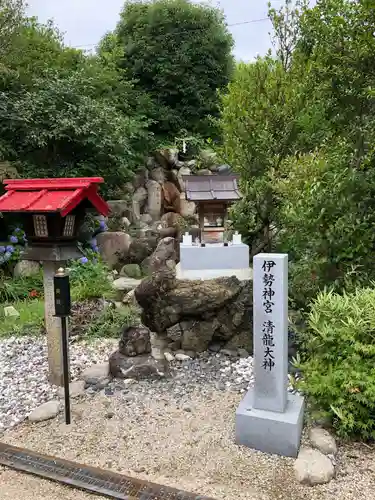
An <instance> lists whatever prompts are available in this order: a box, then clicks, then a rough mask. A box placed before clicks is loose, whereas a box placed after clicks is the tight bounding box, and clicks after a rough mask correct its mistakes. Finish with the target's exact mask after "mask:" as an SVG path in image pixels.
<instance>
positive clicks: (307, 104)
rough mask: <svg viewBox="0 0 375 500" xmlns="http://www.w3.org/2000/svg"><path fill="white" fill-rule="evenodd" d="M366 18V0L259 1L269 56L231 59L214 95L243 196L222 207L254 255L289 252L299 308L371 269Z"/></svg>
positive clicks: (361, 279) (372, 125)
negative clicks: (270, 37)
mask: <svg viewBox="0 0 375 500" xmlns="http://www.w3.org/2000/svg"><path fill="white" fill-rule="evenodd" d="M374 16H375V11H374V9H373V6H372V5H371V4H370V3H369V2H367V1H364V2H351V1H349V0H327V1H325V2H318V3H317V5H316V6H315V7H313V8H310V7H308V5H307V2H305V1H304V0H301V1H299V2H297V3H296V6H295V7H293V6H292V2H291V1H290V0H288V1H286V4H285V6H284V7H283V8H282V9H281V10H279V11H276V10H275V9H270V18H271V20H272V22H273V25H274V28H275V39H274V43H275V47H276V53H277V56H276V57H272V56H271V55H268V56H267V57H265V58H262V59H261V58H260V59H258V60H257V61H256V62H255V63H252V64H241V65H239V66H238V67H237V70H236V72H235V75H234V79H233V81H232V82H231V83H230V85H229V91H228V93H227V94H226V95H224V96H222V113H221V118H220V120H219V126H220V128H221V130H222V133H223V145H222V148H221V156H222V157H223V158H224V159H225V160H226V161H227V162H228V163H229V164H232V165H233V166H234V168H235V169H236V170H237V171H238V172H239V173H240V174H241V190H242V193H243V195H244V198H243V200H242V201H241V202H240V203H238V204H237V205H236V206H234V207H233V210H232V214H231V216H232V218H233V220H234V223H235V226H236V228H238V229H240V231H241V233H242V234H243V236H244V238H245V240H246V241H247V242H248V243H249V244H250V245H251V247H252V253H253V254H255V253H257V252H259V251H262V250H270V249H272V250H276V251H284V252H288V254H289V256H290V259H291V285H292V288H291V294H292V298H293V299H294V301H295V302H296V303H297V305H299V306H300V307H303V306H306V305H307V304H308V303H309V301H310V300H311V298H313V297H314V296H315V295H316V293H317V292H318V291H319V290H320V289H322V288H323V287H324V286H328V287H330V288H333V289H335V290H338V291H340V290H343V289H344V287H346V288H347V290H352V289H353V287H355V286H356V285H366V284H367V285H368V284H369V282H370V280H372V279H374V274H375V266H374V264H373V261H372V259H371V257H370V252H371V251H372V248H373V245H374V242H373V237H372V233H373V231H372V229H371V228H372V227H373V221H372V213H373V210H374V207H373V199H374V176H373V173H372V172H373V167H374V166H375V154H374V153H375V147H374V144H375V133H374V130H375V122H374V119H375V100H374V98H375V92H374V90H373V89H374V88H375V79H374V76H375V70H374V65H373V64H372V61H373V60H374V56H375V39H374V36H373V26H374V21H375V17H374Z"/></svg>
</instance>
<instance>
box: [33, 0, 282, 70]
mask: <svg viewBox="0 0 375 500" xmlns="http://www.w3.org/2000/svg"><path fill="white" fill-rule="evenodd" d="M28 3H29V12H30V14H31V15H35V16H38V17H39V19H40V20H41V21H42V22H45V21H47V20H48V19H53V20H54V21H55V23H56V25H57V26H58V27H59V28H60V30H61V31H62V32H64V33H65V41H66V43H67V44H68V45H71V46H74V47H79V48H82V49H86V50H92V49H94V48H95V45H96V44H97V43H98V42H99V40H100V38H101V37H102V36H103V35H104V34H105V33H106V32H107V31H110V30H112V29H113V28H114V27H115V26H116V23H117V21H118V18H119V12H120V10H121V8H122V6H123V4H124V0H28ZM212 3H213V4H214V5H219V6H220V7H221V8H222V9H223V10H224V12H225V15H226V18H227V22H228V24H229V25H231V24H236V23H243V22H245V21H247V22H248V21H255V22H252V23H248V24H240V25H237V26H231V27H230V29H231V31H232V33H233V36H234V39H235V42H236V46H235V55H236V57H237V58H238V59H243V60H245V61H248V60H252V59H254V57H256V56H257V54H260V55H263V54H265V53H266V52H267V50H268V49H269V48H270V46H271V42H270V36H269V32H270V29H271V24H270V22H269V21H268V20H264V18H266V17H267V3H268V0H220V1H218V0H213V1H212ZM283 3H284V2H283V0H273V1H272V4H273V5H274V6H275V7H276V6H281V5H282V4H283Z"/></svg>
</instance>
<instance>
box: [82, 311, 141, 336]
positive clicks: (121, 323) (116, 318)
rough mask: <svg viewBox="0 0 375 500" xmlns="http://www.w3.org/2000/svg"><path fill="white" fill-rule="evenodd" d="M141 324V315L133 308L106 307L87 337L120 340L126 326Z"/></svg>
mask: <svg viewBox="0 0 375 500" xmlns="http://www.w3.org/2000/svg"><path fill="white" fill-rule="evenodd" d="M138 322H139V314H137V312H136V310H135V309H133V308H131V307H120V308H118V309H117V308H116V309H115V308H113V307H106V308H105V309H104V310H103V311H102V312H101V314H100V315H99V316H98V318H97V319H96V320H95V321H94V322H93V323H92V324H91V326H90V327H89V329H88V331H87V333H86V335H85V337H100V338H119V337H120V335H121V331H122V330H123V328H125V327H126V326H130V325H133V324H135V323H138Z"/></svg>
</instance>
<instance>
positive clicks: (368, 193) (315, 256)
mask: <svg viewBox="0 0 375 500" xmlns="http://www.w3.org/2000/svg"><path fill="white" fill-rule="evenodd" d="M354 161H355V160H354V159H353V153H352V151H351V148H349V147H348V145H347V144H345V143H341V144H337V145H336V146H335V147H334V146H330V148H329V150H328V151H323V150H321V151H320V152H319V153H311V154H309V155H304V156H301V157H300V158H298V159H296V158H293V157H290V158H288V159H287V160H286V161H285V162H284V164H283V172H285V176H281V177H279V178H274V179H273V182H274V185H275V189H276V192H277V193H278V194H279V199H278V210H277V214H276V225H277V226H279V227H281V228H282V231H281V232H280V233H279V235H278V249H279V250H280V251H282V252H287V253H289V256H290V259H291V261H292V265H291V276H290V278H291V280H290V285H291V286H290V293H291V297H292V298H293V299H294V300H295V301H296V302H297V304H298V305H299V306H302V305H303V304H306V303H307V302H309V301H310V300H311V299H312V298H314V297H315V296H316V294H317V292H318V291H319V289H322V288H323V287H324V286H326V285H328V286H330V287H333V288H334V289H336V290H341V289H343V288H345V289H346V290H347V291H348V290H350V289H352V288H353V287H354V286H355V285H359V284H360V283H369V282H370V281H371V280H373V279H375V266H374V265H373V256H372V249H373V247H374V245H375V235H374V231H373V227H374V224H375V175H374V172H373V170H372V169H357V168H354V166H353V162H354Z"/></svg>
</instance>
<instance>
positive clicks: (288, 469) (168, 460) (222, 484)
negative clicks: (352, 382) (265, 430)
mask: <svg viewBox="0 0 375 500" xmlns="http://www.w3.org/2000/svg"><path fill="white" fill-rule="evenodd" d="M240 398H241V395H240V394H238V393H235V392H230V391H226V392H223V391H218V390H215V389H212V386H210V385H202V386H201V387H200V388H199V389H195V390H193V391H189V392H185V391H181V390H179V391H176V392H171V391H170V388H169V386H167V385H165V386H163V384H162V383H159V382H157V383H154V384H151V383H150V382H146V381H145V382H140V383H135V384H133V385H130V386H128V387H127V388H126V389H122V390H120V388H118V390H117V391H116V392H115V393H114V394H113V395H112V396H106V395H105V393H104V391H102V392H101V393H97V394H95V395H92V396H90V395H87V394H86V395H85V396H84V397H83V398H81V399H80V400H76V401H75V402H74V403H73V423H72V425H71V426H70V427H69V426H66V425H65V424H64V422H63V416H62V415H60V417H59V418H58V419H55V420H51V421H48V422H43V423H39V424H33V425H31V424H27V423H24V424H22V425H20V426H18V427H17V428H15V429H12V430H9V431H8V432H6V433H5V435H4V436H3V437H2V441H5V442H7V443H9V444H12V445H15V446H23V447H26V448H29V449H33V450H36V451H39V452H42V453H46V454H49V455H57V456H60V457H64V458H67V459H69V460H74V461H77V462H81V463H87V464H90V465H94V466H98V467H104V468H109V469H112V470H114V471H118V472H120V473H123V474H127V475H130V476H134V477H139V478H142V479H146V480H150V481H154V482H157V483H160V484H165V485H169V486H174V487H179V488H183V489H185V490H188V491H192V492H197V493H200V494H205V495H210V496H212V497H213V498H216V499H217V500H276V499H283V500H284V499H285V500H289V499H292V500H321V499H323V500H337V499H340V500H349V499H350V500H355V499H357V498H359V497H361V498H362V499H363V500H367V499H368V500H370V499H371V500H372V499H373V498H374V495H373V491H374V490H373V488H374V485H375V455H374V450H372V449H369V448H367V447H365V446H355V445H351V446H340V447H339V453H338V455H337V476H336V479H334V480H333V481H332V482H331V483H329V484H327V485H322V486H317V487H314V488H309V487H307V486H302V485H300V484H298V483H297V482H296V480H295V479H294V473H293V463H294V461H293V460H292V459H288V458H282V457H277V456H271V455H266V454H263V453H259V452H256V451H253V450H249V449H246V448H242V447H238V446H236V445H235V444H234V440H233V425H234V414H235V409H236V407H237V405H238V403H239V400H240ZM9 474H10V475H9ZM12 478H13V476H12V473H6V475H5V477H4V475H3V477H2V478H1V484H2V485H3V486H2V489H1V491H3V489H4V491H8V485H10V486H11V485H12V481H13V479H12ZM41 488H42V486H41ZM43 488H44V486H43ZM43 494H44V492H43ZM61 495H62V496H61V499H62V498H67V496H66V495H65V494H63V493H62V494H61ZM47 497H48V498H50V497H51V495H50V494H45V496H44V497H43V496H40V499H42V498H47ZM0 498H2V497H1V494H0ZM4 498H6V497H4ZM9 498H12V497H9ZM14 498H19V496H17V497H16V496H15V497H14ZM22 498H23V499H24V500H29V498H30V500H31V499H33V500H39V497H35V495H33V494H32V493H30V494H29V496H28V495H25V496H22ZM57 498H60V497H57ZM75 498H77V497H75ZM82 498H84V497H82Z"/></svg>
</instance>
